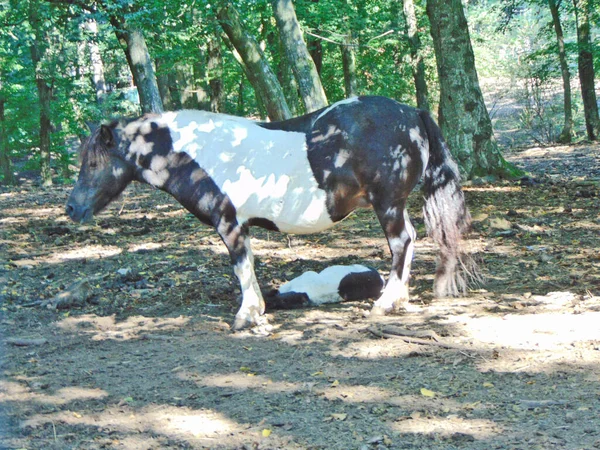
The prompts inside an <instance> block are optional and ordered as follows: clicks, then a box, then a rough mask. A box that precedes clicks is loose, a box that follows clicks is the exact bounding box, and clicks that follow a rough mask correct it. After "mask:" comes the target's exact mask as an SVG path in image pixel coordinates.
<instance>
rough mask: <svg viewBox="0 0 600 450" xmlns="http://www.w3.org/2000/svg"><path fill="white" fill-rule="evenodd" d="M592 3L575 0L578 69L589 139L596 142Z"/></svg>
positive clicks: (598, 128)
mask: <svg viewBox="0 0 600 450" xmlns="http://www.w3.org/2000/svg"><path fill="white" fill-rule="evenodd" d="M591 3H592V1H591V0H573V6H574V7H575V19H576V21H577V48H578V51H579V55H578V58H577V67H578V69H579V84H580V85H581V97H582V99H583V110H584V115H585V128H586V131H587V135H588V139H589V140H591V141H594V140H596V139H598V138H599V137H600V118H599V117H598V103H597V101H596V89H595V83H594V78H595V73H594V55H593V53H592V39H591V36H590V15H591V12H592V11H591Z"/></svg>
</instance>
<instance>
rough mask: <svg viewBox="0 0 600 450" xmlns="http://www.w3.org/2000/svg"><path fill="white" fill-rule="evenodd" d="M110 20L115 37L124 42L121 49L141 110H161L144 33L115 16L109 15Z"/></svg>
mask: <svg viewBox="0 0 600 450" xmlns="http://www.w3.org/2000/svg"><path fill="white" fill-rule="evenodd" d="M110 22H111V24H112V25H113V27H114V29H115V34H116V35H117V39H119V41H121V42H122V43H123V44H124V48H123V51H124V52H125V57H126V58H127V63H128V64H129V68H130V69H131V74H132V75H133V82H134V83H135V85H136V87H137V90H138V94H139V96H140V106H141V108H142V112H144V113H149V112H154V113H159V112H162V111H163V104H162V100H161V96H160V91H159V90H158V83H157V81H156V75H155V73H154V68H153V67H152V59H151V57H150V52H149V51H148V47H147V46H146V40H145V39H144V34H143V33H142V31H141V30H139V29H137V28H133V27H131V26H130V25H129V24H128V23H127V22H125V21H123V20H121V19H120V18H117V17H116V16H111V17H110Z"/></svg>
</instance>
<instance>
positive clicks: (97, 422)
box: [21, 404, 247, 448]
mask: <svg viewBox="0 0 600 450" xmlns="http://www.w3.org/2000/svg"><path fill="white" fill-rule="evenodd" d="M48 423H52V424H55V426H56V427H57V432H60V427H62V426H64V425H70V426H82V425H83V426H89V427H94V428H103V429H107V430H114V431H119V432H122V433H133V434H135V435H136V438H135V439H134V441H135V443H136V445H140V444H142V448H148V447H144V446H143V444H144V442H140V439H142V440H148V441H149V442H147V443H146V444H149V443H150V441H153V439H150V437H149V436H140V433H152V434H161V435H164V436H168V437H171V438H178V439H183V440H186V441H194V442H198V440H202V439H206V440H207V441H208V442H212V443H213V445H214V444H216V443H218V437H219V436H223V435H225V434H227V435H230V436H229V438H231V435H232V434H236V433H239V434H240V435H239V436H238V439H239V441H240V442H242V441H243V440H244V438H247V435H246V436H244V435H242V434H241V433H242V432H243V431H246V432H247V427H246V426H242V425H240V424H237V423H235V422H234V421H232V420H230V419H228V418H227V417H225V416H224V415H222V414H219V413H217V412H214V411H212V410H209V409H206V410H204V409H202V410H194V409H191V408H187V407H175V406H166V405H154V404H151V405H147V406H144V407H142V408H139V409H136V408H133V407H129V406H124V407H109V408H106V409H105V410H103V411H102V412H87V411H80V412H71V411H61V412H57V413H51V414H35V415H33V416H32V417H31V418H29V419H27V420H25V421H23V422H22V424H21V426H22V427H33V428H35V427H41V426H44V425H45V424H48ZM134 441H133V440H132V442H131V443H132V444H133V443H134ZM125 448H130V447H125ZM134 448H135V447H134Z"/></svg>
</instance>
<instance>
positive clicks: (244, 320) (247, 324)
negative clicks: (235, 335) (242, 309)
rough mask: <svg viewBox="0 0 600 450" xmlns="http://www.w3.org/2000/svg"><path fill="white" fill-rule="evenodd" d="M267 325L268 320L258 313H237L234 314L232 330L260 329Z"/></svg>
mask: <svg viewBox="0 0 600 450" xmlns="http://www.w3.org/2000/svg"><path fill="white" fill-rule="evenodd" d="M267 326H269V321H268V320H267V318H266V316H262V315H258V314H242V315H240V314H238V315H236V316H235V320H234V321H233V327H232V329H233V331H241V330H246V329H249V328H252V329H254V328H256V329H262V328H265V327H267ZM265 329H266V328H265ZM259 334H262V333H259Z"/></svg>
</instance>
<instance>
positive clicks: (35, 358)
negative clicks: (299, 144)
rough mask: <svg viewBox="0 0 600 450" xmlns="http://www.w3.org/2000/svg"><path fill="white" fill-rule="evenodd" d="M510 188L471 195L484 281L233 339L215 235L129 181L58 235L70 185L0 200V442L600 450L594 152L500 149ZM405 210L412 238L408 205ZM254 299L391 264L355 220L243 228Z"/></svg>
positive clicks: (473, 247)
mask: <svg viewBox="0 0 600 450" xmlns="http://www.w3.org/2000/svg"><path fill="white" fill-rule="evenodd" d="M509 159H511V160H512V161H514V162H516V163H517V164H519V165H521V166H522V167H524V168H525V169H526V170H529V171H530V172H531V176H530V177H529V178H525V179H523V180H520V181H517V182H499V183H496V184H485V183H484V182H475V183H470V185H469V186H467V187H466V188H465V189H466V195H467V199H468V203H469V205H470V208H471V211H472V213H473V217H474V230H473V232H472V234H471V235H470V236H469V237H468V240H467V246H468V248H469V249H470V251H471V252H472V254H473V256H474V257H475V258H476V259H477V260H478V261H480V263H481V267H482V270H483V272H484V274H485V275H486V277H487V280H486V282H485V284H484V285H482V286H480V287H475V288H473V290H472V291H471V292H470V293H469V296H468V297H465V298H456V299H444V300H434V299H432V296H431V284H432V279H433V271H434V258H435V252H434V250H435V249H434V248H433V245H432V243H431V241H429V240H428V239H426V238H422V239H421V240H419V242H418V243H417V249H416V256H415V261H414V264H413V279H412V282H411V283H412V284H411V296H412V299H413V303H414V304H415V305H416V306H420V308H419V310H418V311H417V312H410V313H405V314H402V315H393V316H389V317H384V318H378V319H377V321H373V320H371V319H369V318H368V317H366V316H367V315H368V311H369V309H370V306H371V304H370V302H367V301H364V302H349V303H343V304H339V305H331V306H327V307H322V308H313V309H301V310H290V311H273V312H271V313H269V319H270V322H271V324H272V325H273V328H274V329H273V331H272V332H271V333H270V334H269V335H266V336H265V335H259V334H256V333H253V332H252V331H245V332H241V333H232V332H231V331H230V328H229V324H230V323H231V322H232V319H233V315H234V314H235V311H236V309H237V306H238V304H237V301H238V300H237V299H238V297H239V290H238V287H237V283H236V281H235V279H234V276H233V273H232V270H231V268H230V266H229V260H228V256H227V254H226V253H225V249H224V246H223V245H222V244H221V242H220V241H219V238H218V237H217V236H216V235H215V234H214V233H213V232H212V231H211V230H210V229H208V228H206V227H204V226H202V225H200V224H199V223H198V222H197V221H196V220H195V219H194V218H192V217H191V216H190V215H189V214H187V213H186V212H185V211H184V210H183V209H182V208H181V207H180V206H179V205H178V204H176V203H175V202H174V201H172V200H171V199H170V198H169V197H167V196H166V195H163V194H162V193H160V192H156V191H151V190H149V189H148V188H146V187H143V186H135V187H132V188H130V189H129V190H128V191H127V193H126V195H125V196H124V197H123V199H122V200H120V201H118V202H116V203H115V204H114V205H113V206H112V207H111V208H110V209H109V210H108V211H107V212H106V213H104V214H103V215H100V216H99V217H98V218H97V222H96V224H95V225H94V226H80V225H76V224H72V223H70V222H69V221H68V220H67V218H66V217H65V215H64V213H63V205H64V203H65V200H66V198H67V195H68V189H67V188H63V187H54V188H45V189H44V188H40V187H37V186H31V185H23V186H21V187H19V188H17V189H15V190H10V191H6V190H5V191H1V192H0V227H1V230H0V448H3V449H21V448H23V449H60V450H62V449H113V448H114V449H165V448H169V449H171V448H172V449H203V448H210V449H213V448H214V449H276V448H280V449H361V450H362V449H424V448H427V449H459V448H460V449H550V448H552V449H592V448H600V217H599V207H600V197H599V193H600V192H599V191H600V186H599V183H600V148H599V147H598V146H589V145H581V146H570V147H549V148H531V149H526V150H520V151H519V152H518V153H514V154H511V155H510V158H509ZM411 216H412V217H413V218H414V223H415V225H416V227H417V229H418V231H419V235H420V236H421V237H422V236H423V234H424V230H423V222H422V217H421V213H420V196H419V195H418V194H415V195H414V198H413V201H412V204H411ZM253 236H254V239H253V246H254V249H255V254H256V256H257V274H258V277H259V281H260V283H261V285H262V287H263V288H264V289H265V290H268V289H270V288H272V287H275V286H277V285H279V284H280V283H282V282H284V281H286V280H289V279H291V278H293V277H295V276H297V275H300V274H301V273H303V272H304V271H306V270H309V269H311V270H322V269H323V268H325V267H327V266H329V265H332V264H352V263H361V264H367V265H371V266H373V267H375V268H377V269H378V270H380V272H381V273H382V274H384V275H386V274H387V271H388V270H389V263H390V261H389V254H388V251H387V247H386V243H385V241H384V239H383V235H382V233H381V231H380V229H379V225H378V224H377V222H376V219H375V218H374V216H373V215H372V213H371V212H370V211H361V212H359V213H357V214H355V215H353V216H352V217H350V218H348V219H347V220H346V221H344V222H343V223H342V224H340V225H339V226H337V227H336V228H334V229H332V230H331V231H328V232H327V233H323V234H317V235H310V236H285V235H281V234H276V233H269V232H266V231H262V230H259V229H256V230H255V231H254V234H253Z"/></svg>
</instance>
